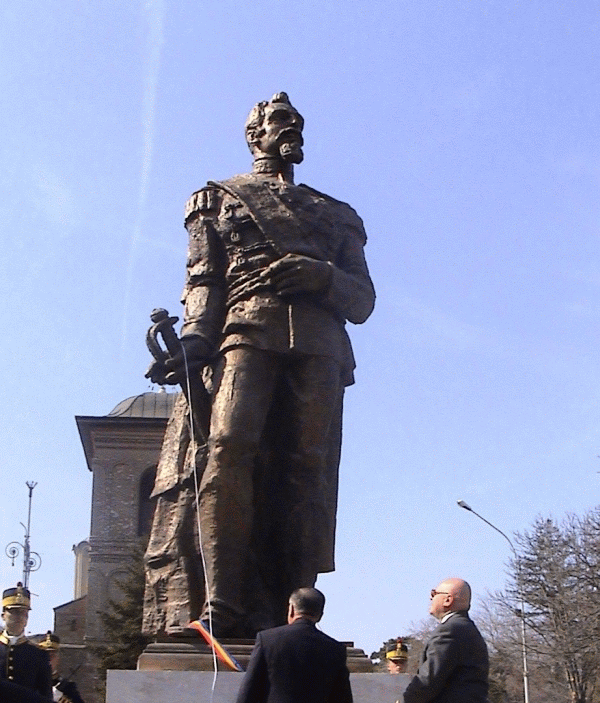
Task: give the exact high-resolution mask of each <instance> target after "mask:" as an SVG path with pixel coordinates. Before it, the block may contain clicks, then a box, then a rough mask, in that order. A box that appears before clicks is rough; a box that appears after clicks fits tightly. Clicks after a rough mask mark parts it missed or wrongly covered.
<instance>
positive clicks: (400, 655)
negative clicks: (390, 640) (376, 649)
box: [385, 638, 408, 661]
mask: <svg viewBox="0 0 600 703" xmlns="http://www.w3.org/2000/svg"><path fill="white" fill-rule="evenodd" d="M385 658H386V659H391V660H392V661H406V660H407V659H408V647H407V646H406V645H405V644H404V642H403V641H402V640H401V639H400V638H398V640H396V642H395V644H391V645H388V646H387V647H386V648H385Z"/></svg>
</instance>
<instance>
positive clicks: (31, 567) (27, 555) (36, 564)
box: [6, 481, 42, 588]
mask: <svg viewBox="0 0 600 703" xmlns="http://www.w3.org/2000/svg"><path fill="white" fill-rule="evenodd" d="M25 485H26V486H27V488H28V489H29V509H28V511H27V525H23V523H21V525H23V527H24V528H25V539H24V540H23V544H21V543H20V542H11V543H10V544H7V545H6V556H7V557H8V558H9V559H10V560H11V562H12V566H14V565H15V559H16V558H17V557H18V556H19V552H21V551H22V552H23V586H25V588H29V574H30V573H31V572H32V571H37V570H38V569H39V568H40V566H41V565H42V558H41V557H40V555H39V554H38V553H37V552H32V551H31V546H30V543H29V538H30V533H29V529H30V527H31V499H32V494H33V489H34V488H35V487H36V486H37V483H36V482H35V481H27V482H26V483H25Z"/></svg>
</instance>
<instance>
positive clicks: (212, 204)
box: [185, 185, 219, 222]
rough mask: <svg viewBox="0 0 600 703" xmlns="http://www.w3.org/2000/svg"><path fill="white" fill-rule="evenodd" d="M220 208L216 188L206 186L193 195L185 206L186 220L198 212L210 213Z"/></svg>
mask: <svg viewBox="0 0 600 703" xmlns="http://www.w3.org/2000/svg"><path fill="white" fill-rule="evenodd" d="M218 207H219V195H218V191H217V189H216V188H215V187H214V186H210V185H209V186H205V187H204V188H201V189H200V190H197V191H196V192H195V193H193V194H192V195H191V196H190V198H189V199H188V201H187V203H186V204H185V220H186V222H187V220H188V219H189V218H190V217H191V216H192V215H194V214H196V213H197V212H199V213H201V214H202V213H208V212H210V211H214V210H216V209H217V208H218Z"/></svg>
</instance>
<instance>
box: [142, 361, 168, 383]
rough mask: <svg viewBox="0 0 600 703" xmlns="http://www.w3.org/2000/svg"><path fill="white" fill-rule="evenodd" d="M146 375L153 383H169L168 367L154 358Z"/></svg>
mask: <svg viewBox="0 0 600 703" xmlns="http://www.w3.org/2000/svg"><path fill="white" fill-rule="evenodd" d="M144 377H145V378H149V379H150V380H151V381H152V383H158V385H159V386H164V385H165V384H166V383H167V378H166V377H167V369H166V367H165V365H164V364H163V363H161V362H160V361H156V360H154V361H153V362H152V363H151V364H150V366H148V370H147V371H146V373H145V374H144Z"/></svg>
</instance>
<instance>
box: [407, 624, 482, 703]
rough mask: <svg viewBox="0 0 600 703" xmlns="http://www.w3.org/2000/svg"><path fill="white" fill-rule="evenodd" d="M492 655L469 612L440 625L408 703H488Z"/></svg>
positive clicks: (428, 645) (411, 689)
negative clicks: (490, 659)
mask: <svg viewBox="0 0 600 703" xmlns="http://www.w3.org/2000/svg"><path fill="white" fill-rule="evenodd" d="M488 669H489V665H488V652H487V647H486V644H485V642H484V641H483V637H482V636H481V635H480V633H479V630H478V629H477V628H476V627H475V623H474V622H473V621H472V620H471V619H470V618H469V616H468V615H467V613H466V612H459V613H456V614H455V615H452V617H450V618H448V620H446V622H444V623H440V624H439V625H438V627H437V628H436V629H435V630H434V632H433V634H432V635H431V637H430V638H429V641H428V642H427V644H426V645H425V649H424V651H423V655H422V657H421V664H420V666H419V670H418V671H417V674H416V676H415V677H414V678H413V679H412V681H411V682H410V683H409V684H408V687H407V688H406V691H404V703H429V702H430V701H431V702H435V703H485V701H486V699H487V692H488Z"/></svg>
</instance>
